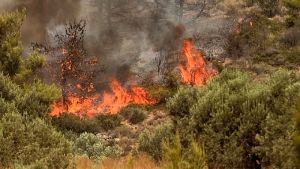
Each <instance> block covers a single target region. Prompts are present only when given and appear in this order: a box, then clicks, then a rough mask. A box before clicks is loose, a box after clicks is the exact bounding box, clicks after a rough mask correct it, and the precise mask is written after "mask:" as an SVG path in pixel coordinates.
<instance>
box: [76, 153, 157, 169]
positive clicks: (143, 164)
mask: <svg viewBox="0 0 300 169" xmlns="http://www.w3.org/2000/svg"><path fill="white" fill-rule="evenodd" d="M76 169H160V167H159V166H158V165H157V164H156V163H155V162H154V161H153V160H151V159H150V158H149V157H147V156H145V155H141V156H139V157H136V158H132V157H131V156H128V157H124V158H121V159H107V160H104V161H103V162H102V163H101V164H97V163H95V162H93V161H91V160H89V159H88V158H80V159H78V160H77V161H76Z"/></svg>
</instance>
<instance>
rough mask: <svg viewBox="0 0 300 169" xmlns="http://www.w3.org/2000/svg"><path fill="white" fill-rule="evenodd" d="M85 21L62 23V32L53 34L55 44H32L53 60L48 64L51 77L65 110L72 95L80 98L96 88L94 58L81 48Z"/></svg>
mask: <svg viewBox="0 0 300 169" xmlns="http://www.w3.org/2000/svg"><path fill="white" fill-rule="evenodd" d="M85 30H86V21H84V20H81V21H79V22H76V21H74V22H71V23H68V24H66V25H65V29H64V32H63V33H58V34H56V35H55V37H54V40H55V46H51V45H49V44H46V45H43V44H34V45H33V48H34V49H38V50H39V51H40V52H43V53H45V54H46V55H48V56H49V57H50V59H49V60H53V58H54V60H55V62H54V63H50V64H49V67H50V71H51V73H52V74H53V75H54V80H55V81H56V82H59V85H60V86H61V90H62V96H63V98H62V99H63V105H64V107H65V109H66V110H68V105H69V98H70V97H71V96H76V97H80V98H82V99H84V98H86V97H87V96H88V95H90V93H91V92H93V91H94V90H95V87H94V84H93V79H94V77H95V74H94V69H93V66H94V65H96V64H97V63H98V61H97V59H96V58H91V57H88V55H87V51H86V50H85V48H84V37H85Z"/></svg>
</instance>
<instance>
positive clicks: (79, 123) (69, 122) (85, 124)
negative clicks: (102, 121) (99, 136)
mask: <svg viewBox="0 0 300 169" xmlns="http://www.w3.org/2000/svg"><path fill="white" fill-rule="evenodd" d="M52 124H53V125H54V126H56V127H57V128H58V129H59V130H61V131H63V132H64V133H65V132H68V131H71V132H74V133H77V134H78V133H84V132H88V133H97V132H99V131H100V130H101V127H100V125H99V123H98V122H97V121H96V120H95V119H89V118H80V117H79V116H76V115H74V114H69V113H64V114H62V115H61V116H58V117H53V118H52Z"/></svg>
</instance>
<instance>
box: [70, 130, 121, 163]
mask: <svg viewBox="0 0 300 169" xmlns="http://www.w3.org/2000/svg"><path fill="white" fill-rule="evenodd" d="M74 148H75V152H76V153H77V154H79V155H86V156H88V157H89V158H90V159H93V160H102V159H104V158H107V157H119V156H120V155H121V154H122V150H121V149H120V148H119V147H118V146H116V145H108V144H107V143H106V142H105V141H104V140H101V139H100V138H98V137H97V136H96V135H94V134H91V133H82V134H81V135H80V136H79V137H78V138H77V139H76V140H75V145H74Z"/></svg>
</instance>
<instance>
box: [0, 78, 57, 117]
mask: <svg viewBox="0 0 300 169" xmlns="http://www.w3.org/2000/svg"><path fill="white" fill-rule="evenodd" d="M59 97H60V91H59V90H58V89H57V88H56V87H55V86H53V85H51V86H49V85H45V84H43V83H42V82H41V81H36V82H34V83H32V84H28V85H27V84H24V86H23V88H21V87H20V86H19V85H17V84H15V83H14V82H13V81H12V80H11V79H10V78H9V77H6V76H4V75H3V74H2V73H0V105H2V106H0V107H1V108H0V117H1V116H2V115H3V114H5V113H7V112H11V110H12V109H13V110H14V112H17V113H21V114H23V115H25V114H26V115H28V116H30V117H46V116H47V113H48V112H49V111H50V106H49V105H50V104H51V103H52V102H53V101H54V100H57V99H58V98H59Z"/></svg>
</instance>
